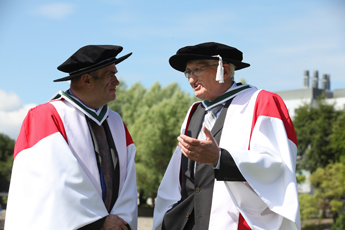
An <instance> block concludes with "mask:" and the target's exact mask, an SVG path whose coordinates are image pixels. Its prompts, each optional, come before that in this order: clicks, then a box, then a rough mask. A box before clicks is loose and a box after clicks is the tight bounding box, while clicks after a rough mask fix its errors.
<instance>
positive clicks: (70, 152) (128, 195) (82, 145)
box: [5, 91, 137, 230]
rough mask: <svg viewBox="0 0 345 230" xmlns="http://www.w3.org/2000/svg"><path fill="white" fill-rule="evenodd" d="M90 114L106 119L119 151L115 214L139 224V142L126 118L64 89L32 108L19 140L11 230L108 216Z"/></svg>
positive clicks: (10, 199) (59, 225)
mask: <svg viewBox="0 0 345 230" xmlns="http://www.w3.org/2000/svg"><path fill="white" fill-rule="evenodd" d="M85 116H88V117H89V118H91V119H92V120H93V121H95V122H96V123H98V124H99V125H100V124H102V122H103V121H105V120H107V122H108V124H109V128H110V131H111V133H112V137H113V140H114V143H115V146H116V149H117V153H118V159H119V166H120V170H119V171H120V175H119V192H118V198H117V200H116V203H115V205H114V206H113V208H112V210H111V212H110V214H115V215H118V216H119V217H121V218H122V219H124V220H125V221H127V222H128V224H129V225H130V227H131V228H132V229H136V228H137V187H136V173H135V165H134V155H135V152H136V150H135V146H134V144H133V140H132V138H131V136H130V134H129V132H128V130H127V128H126V126H125V125H124V123H123V121H122V119H121V117H120V116H119V114H117V113H116V112H114V111H111V110H109V108H108V106H107V105H105V106H104V107H103V108H101V109H99V110H98V111H97V112H94V111H92V110H90V109H89V108H87V107H85V106H84V105H83V104H82V103H80V101H78V100H76V99H74V98H72V97H70V96H69V95H67V94H66V93H64V92H62V91H60V92H59V93H58V94H57V95H56V96H55V99H54V100H52V101H50V102H47V103H45V104H43V105H39V106H37V107H35V108H33V109H31V110H30V111H29V112H28V114H27V116H26V118H25V120H24V122H23V124H22V128H21V131H20V134H19V136H18V139H17V141H16V145H15V151H14V163H13V169H12V177H11V184H10V190H9V196H8V205H7V211H6V221H5V229H6V230H12V229H13V230H18V229H33V230H37V229H49V230H53V229H56V230H61V229H78V228H80V227H83V226H85V225H88V224H90V223H92V222H95V221H97V220H99V219H101V218H103V217H105V216H107V215H109V213H108V211H107V209H106V207H105V205H104V203H103V201H102V191H101V183H100V174H99V170H98V167H97V162H96V157H95V150H94V147H93V142H92V140H91V136H90V131H89V128H88V125H87V122H86V118H85Z"/></svg>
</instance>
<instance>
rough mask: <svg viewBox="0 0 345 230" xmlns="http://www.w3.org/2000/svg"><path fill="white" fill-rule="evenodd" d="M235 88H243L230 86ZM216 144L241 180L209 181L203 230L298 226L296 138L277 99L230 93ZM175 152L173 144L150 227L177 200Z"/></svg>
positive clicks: (260, 93)
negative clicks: (206, 220)
mask: <svg viewBox="0 0 345 230" xmlns="http://www.w3.org/2000/svg"><path fill="white" fill-rule="evenodd" d="M241 87H247V86H237V87H234V88H232V89H231V90H238V89H239V88H241ZM223 102H224V100H223V101H219V102H218V103H223ZM199 103H200V102H199ZM203 103H204V102H203ZM191 108H193V106H192V107H191ZM190 112H191V109H190V110H189V111H188V113H187V116H186V119H185V121H184V123H183V125H182V128H181V134H184V133H185V130H186V125H187V124H188V123H189V121H188V119H189V113H190ZM219 147H220V148H222V149H226V150H227V151H228V152H229V153H230V154H231V156H232V158H233V159H234V161H235V163H236V165H237V167H238V168H239V170H240V172H241V173H242V175H243V177H244V178H245V179H246V182H232V181H217V180H215V182H214V188H213V197H212V207H211V214H210V221H209V226H208V229H248V227H245V226H246V225H247V226H249V228H250V229H252V230H256V229H261V230H267V229H270V230H275V229H280V230H292V229H300V213H299V204H298V192H297V182H296V175H295V166H296V155H297V138H296V134H295V131H294V127H293V124H292V121H291V119H290V117H289V115H288V111H287V109H286V106H285V104H284V102H283V100H282V99H281V98H280V97H279V96H278V95H277V94H274V93H270V92H267V91H264V90H258V89H256V88H255V87H248V88H247V89H244V90H242V91H241V92H239V93H238V94H236V96H235V97H234V99H233V101H232V103H231V104H230V106H229V108H228V111H227V114H226V117H225V121H224V125H223V130H222V136H221V139H220V143H219ZM181 156H182V153H181V149H180V147H179V146H177V148H176V150H175V152H174V154H173V156H172V158H171V160H170V163H169V165H168V168H167V170H166V172H165V175H164V177H163V179H162V182H161V185H160V187H159V189H158V195H157V199H156V206H155V210H154V220H153V229H161V226H162V220H163V217H164V215H165V213H166V212H167V211H168V210H169V209H171V207H172V206H173V204H175V203H177V202H178V201H179V200H180V199H181V185H180V168H181ZM181 215H183V214H182V213H181ZM241 218H244V220H245V222H246V223H244V224H243V221H242V220H241Z"/></svg>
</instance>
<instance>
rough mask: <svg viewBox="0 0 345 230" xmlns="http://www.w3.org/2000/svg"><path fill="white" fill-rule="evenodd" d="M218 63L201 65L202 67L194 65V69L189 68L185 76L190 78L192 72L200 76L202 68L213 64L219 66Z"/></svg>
mask: <svg viewBox="0 0 345 230" xmlns="http://www.w3.org/2000/svg"><path fill="white" fill-rule="evenodd" d="M217 65H218V64H213V65H205V66H200V67H194V68H192V69H188V70H186V71H184V72H183V73H184V76H185V77H186V78H188V79H189V78H190V75H191V74H192V75H193V76H198V75H199V74H200V72H201V70H202V69H204V68H207V67H211V66H217Z"/></svg>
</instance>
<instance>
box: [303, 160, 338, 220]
mask: <svg viewBox="0 0 345 230" xmlns="http://www.w3.org/2000/svg"><path fill="white" fill-rule="evenodd" d="M344 170H345V165H344V164H342V163H339V162H338V163H330V164H328V165H327V166H326V167H325V168H318V169H317V170H316V171H315V172H314V173H312V174H311V175H310V177H309V180H310V183H311V184H312V185H313V186H314V187H315V193H314V196H315V197H316V199H317V201H318V205H317V207H318V208H319V209H321V210H324V211H325V210H326V209H330V210H331V212H332V216H333V219H334V221H335V220H336V218H337V217H338V215H339V214H340V212H341V211H342V209H343V205H344V204H343V202H342V199H343V198H344V195H345V184H344V181H345V177H344V175H343V173H342V172H343V171H344Z"/></svg>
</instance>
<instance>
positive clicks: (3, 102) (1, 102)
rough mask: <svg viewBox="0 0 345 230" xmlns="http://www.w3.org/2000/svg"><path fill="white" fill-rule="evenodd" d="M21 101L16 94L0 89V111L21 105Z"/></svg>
mask: <svg viewBox="0 0 345 230" xmlns="http://www.w3.org/2000/svg"><path fill="white" fill-rule="evenodd" d="M21 105H22V103H21V101H20V98H19V97H18V95H17V94H15V93H13V92H9V93H7V92H5V91H2V90H0V111H12V110H15V109H18V108H19V107H21Z"/></svg>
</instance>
